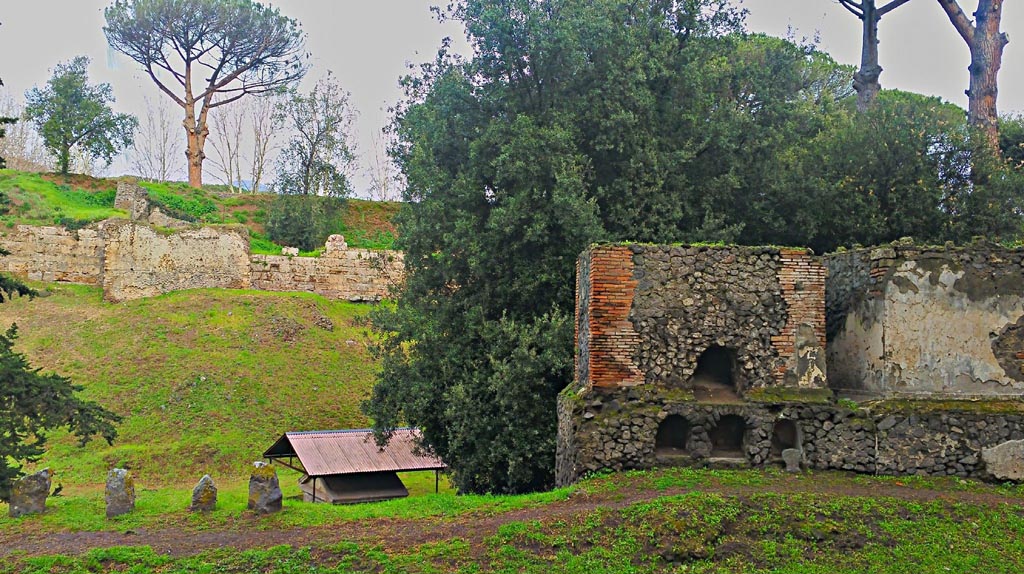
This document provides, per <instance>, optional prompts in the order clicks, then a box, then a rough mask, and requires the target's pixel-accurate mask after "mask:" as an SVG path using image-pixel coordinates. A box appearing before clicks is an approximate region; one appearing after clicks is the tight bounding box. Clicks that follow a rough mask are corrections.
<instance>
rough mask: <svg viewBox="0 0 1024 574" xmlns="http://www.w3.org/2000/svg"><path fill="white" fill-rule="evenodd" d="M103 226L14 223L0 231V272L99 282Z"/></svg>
mask: <svg viewBox="0 0 1024 574" xmlns="http://www.w3.org/2000/svg"><path fill="white" fill-rule="evenodd" d="M104 245H105V241H104V238H103V228H102V226H95V227H88V228H85V229H79V230H77V231H68V230H67V229H65V228H63V227H35V226H31V225H15V226H14V227H13V228H11V229H8V230H4V231H3V232H2V233H0V247H2V248H4V249H6V250H7V251H9V252H10V255H6V256H4V257H0V272H3V273H10V274H12V275H17V276H19V277H25V278H27V279H30V280H33V281H65V282H68V283H84V284H87V285H99V284H100V281H101V278H102V276H103V249H104Z"/></svg>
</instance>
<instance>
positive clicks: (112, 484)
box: [103, 468, 135, 518]
mask: <svg viewBox="0 0 1024 574" xmlns="http://www.w3.org/2000/svg"><path fill="white" fill-rule="evenodd" d="M103 498H104V500H105V501H106V503H107V518H114V517H115V516H121V515H122V514H128V513H129V512H131V511H133V510H135V478H134V477H132V473H130V472H128V471H127V470H125V469H123V468H115V469H113V470H111V471H110V472H108V473H107V488H106V492H105V495H104V497H103Z"/></svg>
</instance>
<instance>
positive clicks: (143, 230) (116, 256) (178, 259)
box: [103, 220, 251, 302]
mask: <svg viewBox="0 0 1024 574" xmlns="http://www.w3.org/2000/svg"><path fill="white" fill-rule="evenodd" d="M106 236H107V244H106V251H105V256H104V265H103V295H104V297H105V298H106V299H107V300H108V301H115V302H117V301H125V300H129V299H138V298H141V297H152V296H154V295H159V294H161V293H167V292H169V291H178V290H182V289H198V288H206V287H223V288H231V289H244V288H247V287H249V285H250V284H251V279H250V263H249V233H248V230H247V229H245V228H244V227H241V226H230V227H228V226H225V227H198V228H195V229H186V230H181V231H175V232H171V233H167V232H163V231H161V230H157V229H155V228H153V227H150V226H148V225H140V224H137V223H133V222H130V221H115V220H111V221H110V222H109V223H108V225H107V226H106Z"/></svg>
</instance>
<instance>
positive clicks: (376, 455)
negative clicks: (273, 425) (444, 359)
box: [263, 428, 447, 476]
mask: <svg viewBox="0 0 1024 574" xmlns="http://www.w3.org/2000/svg"><path fill="white" fill-rule="evenodd" d="M419 436H420V432H419V430H417V429H409V428H401V429H395V433H394V435H392V437H391V440H390V441H388V444H387V445H385V446H384V447H383V448H381V447H378V446H377V443H376V441H374V438H373V433H372V432H371V431H370V430H368V429H356V430H334V431H311V432H289V433H285V434H284V436H282V437H281V438H280V439H278V440H277V442H276V443H274V446H272V447H270V448H269V449H267V451H266V452H265V453H263V456H264V457H266V458H284V457H290V456H294V457H297V458H298V459H299V462H301V463H302V468H304V469H305V470H306V474H308V475H309V476H329V475H332V474H354V473H358V472H403V471H410V470H440V469H444V468H447V466H446V465H445V464H444V463H443V462H441V461H440V460H439V459H437V458H435V457H432V456H424V455H420V454H416V453H415V452H414V451H415V449H416V442H415V441H416V439H418V438H419Z"/></svg>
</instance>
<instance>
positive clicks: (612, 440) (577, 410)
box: [555, 387, 1024, 485]
mask: <svg viewBox="0 0 1024 574" xmlns="http://www.w3.org/2000/svg"><path fill="white" fill-rule="evenodd" d="M971 407H977V405H971ZM971 407H964V408H963V409H960V408H958V407H957V406H955V405H943V406H942V407H941V408H937V409H936V408H920V407H919V408H915V407H914V406H913V405H883V406H876V407H874V408H871V409H856V410H851V409H848V408H844V407H842V406H840V405H835V404H832V403H828V402H823V403H775V404H773V403H754V402H747V403H737V404H728V405H714V404H703V403H699V402H697V401H694V400H692V399H685V398H679V397H672V396H671V395H667V394H665V393H658V392H645V391H644V389H643V388H639V387H638V388H631V389H628V390H626V389H617V390H602V389H593V390H591V391H583V392H581V393H574V392H569V391H566V392H563V393H562V394H561V395H559V400H558V421H559V423H558V424H559V427H558V428H559V435H558V444H557V458H556V468H555V471H556V480H557V483H558V484H559V485H566V484H571V483H572V482H574V481H576V480H578V479H579V478H580V477H582V476H583V475H585V474H587V473H589V472H595V471H601V470H615V471H619V470H627V469H645V468H653V467H656V466H677V465H682V466H692V465H696V466H700V465H704V464H707V463H709V462H710V461H709V459H710V457H711V455H712V440H711V438H710V433H711V432H712V431H713V429H715V427H716V426H717V425H718V422H719V421H720V420H721V419H722V417H725V416H728V415H736V416H739V417H741V418H742V419H743V420H744V423H745V431H744V433H743V440H742V453H741V458H742V460H743V461H745V463H746V464H749V465H750V466H766V465H773V464H777V465H781V459H780V456H779V450H778V447H775V448H774V449H773V445H772V440H773V436H774V433H775V427H776V424H778V423H779V422H780V421H784V420H789V421H792V422H793V423H794V424H795V425H796V428H797V431H798V432H797V437H798V438H797V444H796V445H794V447H795V448H799V449H800V450H802V452H803V459H804V464H805V465H806V467H807V468H812V469H818V470H846V471H853V472H861V473H870V474H884V475H895V476H902V475H937V476H946V475H948V476H961V477H973V478H981V479H990V478H992V476H991V474H990V472H989V469H987V468H985V465H984V463H983V462H982V459H981V453H982V451H983V450H984V449H987V448H992V447H995V446H997V445H1000V444H1003V443H1005V442H1007V441H1011V440H1020V439H1024V413H1021V412H1019V411H1014V410H1012V409H1011V410H1010V412H986V411H985V410H984V409H981V410H972V408H971ZM670 415H679V416H682V417H683V418H684V419H685V420H686V421H687V423H688V425H689V436H688V439H687V441H686V449H685V452H684V453H683V454H673V455H671V456H669V457H666V456H665V455H663V454H659V452H658V451H657V449H656V444H655V442H656V436H657V433H658V428H659V426H660V425H661V424H662V423H663V421H664V420H665V419H666V418H668V417H669V416H670Z"/></svg>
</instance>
